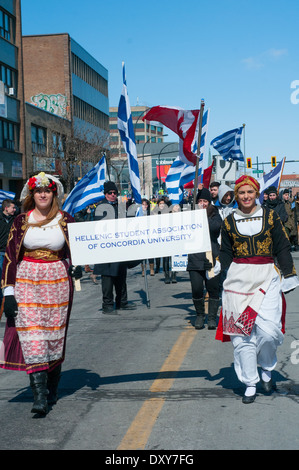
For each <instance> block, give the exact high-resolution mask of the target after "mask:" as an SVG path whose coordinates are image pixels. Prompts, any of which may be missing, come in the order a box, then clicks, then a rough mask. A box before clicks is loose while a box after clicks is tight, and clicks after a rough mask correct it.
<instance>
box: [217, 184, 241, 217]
mask: <svg viewBox="0 0 299 470" xmlns="http://www.w3.org/2000/svg"><path fill="white" fill-rule="evenodd" d="M216 206H217V207H218V210H219V214H220V215H221V217H222V219H223V220H224V219H225V217H227V216H228V215H229V214H231V212H232V211H233V210H234V209H236V207H237V203H236V201H235V196H234V191H233V189H232V188H230V187H229V186H228V185H227V184H221V185H220V186H219V190H218V203H217V204H216Z"/></svg>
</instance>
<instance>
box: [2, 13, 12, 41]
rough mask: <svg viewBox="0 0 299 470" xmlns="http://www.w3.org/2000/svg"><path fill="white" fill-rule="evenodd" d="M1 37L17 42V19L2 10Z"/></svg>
mask: <svg viewBox="0 0 299 470" xmlns="http://www.w3.org/2000/svg"><path fill="white" fill-rule="evenodd" d="M0 36H1V37H2V38H4V39H7V41H10V42H13V43H14V42H15V19H14V18H13V17H12V16H10V15H8V14H7V13H6V12H5V11H3V10H1V9H0Z"/></svg>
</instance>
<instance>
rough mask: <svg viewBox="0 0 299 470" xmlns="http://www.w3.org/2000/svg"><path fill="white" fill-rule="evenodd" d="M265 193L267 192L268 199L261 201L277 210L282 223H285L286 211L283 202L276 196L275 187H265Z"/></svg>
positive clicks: (286, 218)
mask: <svg viewBox="0 0 299 470" xmlns="http://www.w3.org/2000/svg"><path fill="white" fill-rule="evenodd" d="M265 193H266V194H268V199H267V200H266V201H265V202H264V203H263V205H264V206H265V207H268V208H269V209H273V210H274V211H275V212H277V214H278V215H279V217H280V218H281V221H282V223H283V224H285V223H286V221H287V220H288V214H287V212H286V209H285V206H284V203H283V202H282V201H281V200H280V199H279V198H278V195H277V189H276V188H275V186H270V187H269V188H267V189H266V191H265Z"/></svg>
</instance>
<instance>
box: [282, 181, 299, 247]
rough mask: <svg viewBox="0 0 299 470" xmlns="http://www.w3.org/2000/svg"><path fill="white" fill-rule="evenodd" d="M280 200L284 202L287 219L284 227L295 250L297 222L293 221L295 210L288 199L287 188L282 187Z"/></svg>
mask: <svg viewBox="0 0 299 470" xmlns="http://www.w3.org/2000/svg"><path fill="white" fill-rule="evenodd" d="M282 202H283V204H284V207H285V210H286V213H287V216H288V220H287V222H286V223H285V225H284V226H285V229H286V231H287V234H288V236H289V239H290V242H291V245H292V246H294V250H295V251H296V250H297V245H298V240H297V226H296V225H297V224H296V222H295V211H294V208H293V207H292V206H293V204H292V202H291V201H290V193H289V190H288V189H284V191H283V193H282Z"/></svg>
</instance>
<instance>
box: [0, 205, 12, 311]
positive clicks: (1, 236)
mask: <svg viewBox="0 0 299 470" xmlns="http://www.w3.org/2000/svg"><path fill="white" fill-rule="evenodd" d="M15 216H16V205H15V203H14V202H13V201H12V200H11V199H4V201H2V211H1V213H0V278H1V275H2V266H3V261H4V256H5V250H6V244H7V239H8V234H9V231H10V228H11V226H12V223H13V221H14V219H15ZM1 303H2V291H1V289H0V305H1Z"/></svg>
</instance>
